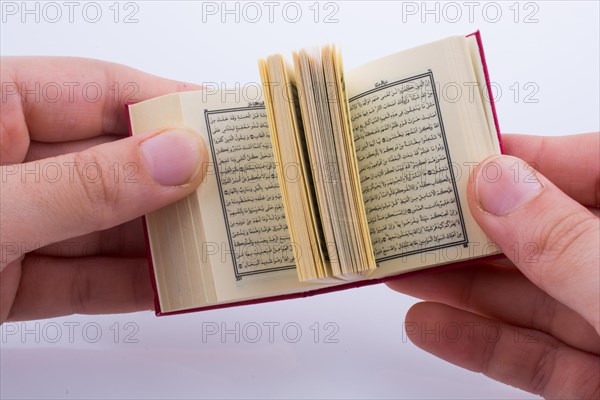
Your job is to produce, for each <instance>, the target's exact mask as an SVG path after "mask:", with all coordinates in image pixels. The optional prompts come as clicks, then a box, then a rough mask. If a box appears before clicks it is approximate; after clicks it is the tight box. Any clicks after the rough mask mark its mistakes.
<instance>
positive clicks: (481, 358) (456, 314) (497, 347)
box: [404, 303, 600, 399]
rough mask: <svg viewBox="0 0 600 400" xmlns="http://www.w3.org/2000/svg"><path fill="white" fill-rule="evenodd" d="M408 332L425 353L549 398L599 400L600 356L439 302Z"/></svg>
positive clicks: (414, 312) (416, 309)
mask: <svg viewBox="0 0 600 400" xmlns="http://www.w3.org/2000/svg"><path fill="white" fill-rule="evenodd" d="M404 331H405V332H406V334H407V336H408V337H409V338H410V340H411V341H412V342H413V343H414V344H415V345H417V346H418V347H420V348H422V349H423V350H425V351H428V352H430V353H432V354H433V355H435V356H437V357H440V358H442V359H444V360H446V361H448V362H451V363H452V364H456V365H458V366H461V367H463V368H466V369H468V370H471V371H475V372H482V373H483V374H485V375H487V376H489V377H490V378H492V379H495V380H498V381H500V382H504V383H506V384H509V385H512V386H516V387H518V388H520V389H523V390H526V391H528V392H532V393H536V394H539V395H541V396H544V397H546V398H561V399H567V398H569V399H571V398H573V399H597V398H598V396H599V395H600V384H599V383H598V376H599V374H600V363H599V362H598V357H597V356H595V355H592V354H589V353H586V352H583V351H579V350H576V349H573V348H571V347H568V346H566V345H565V344H564V343H562V342H560V341H559V340H557V339H554V338H552V337H551V336H548V335H547V334H544V333H541V332H538V331H535V330H530V329H525V328H519V327H516V326H511V325H508V324H504V323H501V322H498V321H494V320H492V319H488V318H485V317H482V316H479V315H476V314H472V313H469V312H467V311H463V310H458V309H455V308H452V307H450V306H447V305H444V304H438V303H418V304H416V305H415V306H413V307H412V308H411V309H410V310H409V311H408V313H407V315H406V322H405V328H404Z"/></svg>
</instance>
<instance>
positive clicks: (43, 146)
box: [23, 135, 123, 162]
mask: <svg viewBox="0 0 600 400" xmlns="http://www.w3.org/2000/svg"><path fill="white" fill-rule="evenodd" d="M119 139H123V137H122V136H117V135H100V136H96V137H93V138H89V139H81V140H73V141H70V142H59V143H46V142H38V141H35V140H33V141H30V142H29V148H28V149H27V154H26V155H25V159H24V160H23V161H24V162H29V161H37V160H42V159H44V158H50V157H56V156H60V155H62V154H68V153H77V152H79V151H83V150H86V149H89V148H90V147H94V146H98V145H99V144H104V143H110V142H114V141H115V140H119Z"/></svg>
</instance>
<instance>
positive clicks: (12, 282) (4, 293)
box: [0, 260, 21, 324]
mask: <svg viewBox="0 0 600 400" xmlns="http://www.w3.org/2000/svg"><path fill="white" fill-rule="evenodd" d="M20 279H21V260H16V261H13V262H11V263H10V264H8V265H7V266H6V268H4V270H2V272H0V324H2V323H4V321H6V318H7V316H8V314H9V313H10V309H11V308H12V305H13V302H14V300H15V296H16V294H17V289H18V288H19V281H20Z"/></svg>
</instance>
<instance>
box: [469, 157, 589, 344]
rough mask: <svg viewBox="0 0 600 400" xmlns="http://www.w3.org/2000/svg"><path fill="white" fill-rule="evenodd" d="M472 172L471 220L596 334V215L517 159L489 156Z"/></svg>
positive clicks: (517, 264)
mask: <svg viewBox="0 0 600 400" xmlns="http://www.w3.org/2000/svg"><path fill="white" fill-rule="evenodd" d="M473 173H474V178H475V179H473V180H471V182H470V183H469V190H468V193H469V206H470V209H471V212H472V214H473V216H474V217H475V220H476V221H477V223H478V224H479V225H480V226H481V228H482V229H483V230H484V231H485V232H486V234H487V235H488V236H489V237H490V238H491V239H492V240H493V241H494V242H496V244H498V245H499V246H500V248H501V249H502V251H504V254H505V255H506V256H507V257H508V258H510V259H511V261H512V262H513V263H514V264H515V265H516V266H517V267H518V268H519V269H520V270H521V272H523V274H525V276H527V277H528V278H529V279H530V280H531V281H532V282H533V283H535V284H536V285H537V286H539V287H540V288H541V289H542V290H544V291H546V292H547V293H548V294H549V295H551V296H552V297H554V298H555V299H557V300H558V301H560V302H561V303H563V304H565V305H566V306H568V307H570V308H571V309H573V310H575V311H576V312H578V313H579V314H581V315H582V316H583V317H584V318H586V319H587V321H588V322H590V323H591V324H592V326H594V328H595V329H596V331H597V332H600V317H599V302H598V290H599V285H600V274H599V269H600V267H599V260H600V254H599V248H600V244H599V240H600V232H599V224H598V218H597V217H596V216H594V215H593V214H592V213H591V212H590V211H588V210H587V209H586V208H585V207H583V206H582V205H581V204H579V203H577V202H576V201H575V200H573V199H571V198H570V197H568V196H567V195H566V194H564V193H563V192H561V191H560V190H559V189H558V188H557V187H556V186H555V185H554V184H552V182H550V181H549V180H548V179H546V178H545V177H544V176H542V175H541V174H540V173H538V172H536V171H535V170H533V168H531V167H530V166H528V165H527V164H526V163H525V162H524V161H522V160H520V159H518V158H515V157H510V156H496V157H492V158H489V159H487V160H486V161H484V162H483V163H481V164H480V165H479V166H478V168H477V169H475V171H474V172H473Z"/></svg>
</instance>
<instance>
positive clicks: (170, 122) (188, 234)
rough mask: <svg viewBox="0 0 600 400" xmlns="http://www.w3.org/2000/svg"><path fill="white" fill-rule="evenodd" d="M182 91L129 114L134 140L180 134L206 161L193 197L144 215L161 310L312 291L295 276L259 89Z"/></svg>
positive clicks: (160, 98)
mask: <svg viewBox="0 0 600 400" xmlns="http://www.w3.org/2000/svg"><path fill="white" fill-rule="evenodd" d="M247 97H248V96H246V97H244V95H242V93H241V92H240V91H227V92H226V93H221V92H203V91H198V92H183V93H176V94H172V95H167V96H162V97H159V98H156V99H152V100H148V101H146V102H142V103H138V104H135V105H133V106H131V107H130V113H131V121H132V128H133V129H132V130H133V133H134V134H137V133H142V132H147V131H152V130H157V129H165V128H176V127H188V128H191V129H194V130H196V131H197V132H198V133H199V134H200V135H201V136H202V138H203V139H204V141H205V143H206V145H207V147H208V152H209V155H210V160H209V162H208V166H207V173H206V177H205V179H204V181H203V183H202V184H201V185H200V187H199V188H198V190H197V191H196V192H195V193H194V194H192V195H190V196H188V197H187V198H186V199H183V200H181V201H179V202H177V203H175V204H172V205H169V206H167V207H165V208H163V209H161V210H158V211H156V212H154V213H150V214H148V215H147V217H146V221H147V226H148V233H149V241H150V246H151V249H152V261H153V267H154V275H155V280H156V284H157V292H158V295H159V301H160V306H161V311H162V312H167V311H177V310H182V309H189V308H196V307H203V306H207V305H213V304H219V303H222V302H228V301H234V300H246V299H252V298H256V297H264V296H271V295H276V294H283V293H289V292H294V291H302V290H309V289H312V288H315V287H322V286H323V285H321V284H319V285H317V284H302V283H300V282H299V281H298V278H297V275H296V271H295V260H294V257H293V252H292V245H293V244H292V241H291V239H290V234H289V230H288V226H287V223H286V219H285V213H284V209H283V203H282V199H281V191H280V188H279V184H278V178H277V174H276V166H275V161H274V157H273V150H272V147H271V140H270V136H269V135H270V133H269V129H268V123H267V116H266V110H265V107H264V104H263V103H262V96H261V94H260V89H258V94H257V95H256V96H254V97H253V98H252V101H248V99H247Z"/></svg>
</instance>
